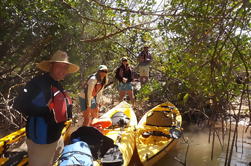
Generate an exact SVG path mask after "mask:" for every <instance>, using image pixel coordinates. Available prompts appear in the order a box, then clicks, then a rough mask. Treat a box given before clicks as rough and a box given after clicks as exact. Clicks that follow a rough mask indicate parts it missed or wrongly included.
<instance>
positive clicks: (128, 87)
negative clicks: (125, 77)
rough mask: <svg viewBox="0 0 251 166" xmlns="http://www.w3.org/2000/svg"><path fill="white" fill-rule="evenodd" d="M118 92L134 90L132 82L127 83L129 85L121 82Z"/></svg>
mask: <svg viewBox="0 0 251 166" xmlns="http://www.w3.org/2000/svg"><path fill="white" fill-rule="evenodd" d="M118 90H119V91H128V90H132V84H131V83H130V82H127V83H122V82H120V83H119V85H118Z"/></svg>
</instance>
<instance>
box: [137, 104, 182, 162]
mask: <svg viewBox="0 0 251 166" xmlns="http://www.w3.org/2000/svg"><path fill="white" fill-rule="evenodd" d="M181 123H182V118H181V115H180V113H179V111H178V109H177V108H176V107H175V106H174V105H173V104H172V103H170V102H166V103H163V104H160V105H157V106H156V107H154V108H153V109H151V110H149V111H148V112H147V113H146V114H145V115H144V116H143V117H142V118H141V120H140V121H139V123H138V125H137V132H136V148H137V152H138V156H139V159H140V161H141V163H142V164H143V165H144V166H152V165H154V164H155V163H157V162H158V161H159V160H160V159H161V158H162V157H163V156H165V155H167V154H168V152H169V151H170V150H171V149H172V148H173V147H174V146H175V145H176V144H177V142H178V139H174V138H172V137H171V136H170V130H171V129H173V128H176V129H178V130H181ZM149 133H150V134H149ZM154 133H157V134H154Z"/></svg>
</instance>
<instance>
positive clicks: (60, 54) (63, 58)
mask: <svg viewBox="0 0 251 166" xmlns="http://www.w3.org/2000/svg"><path fill="white" fill-rule="evenodd" d="M53 62H59V63H66V64H68V65H69V67H68V70H67V73H75V72H77V71H78V70H79V66H78V65H75V64H73V63H70V62H69V57H68V55H67V53H66V52H64V51H61V50H58V51H56V52H55V53H54V54H53V55H52V57H51V59H50V60H45V61H42V62H40V63H38V64H37V67H38V68H39V69H40V70H42V71H45V72H49V71H50V66H51V63H53Z"/></svg>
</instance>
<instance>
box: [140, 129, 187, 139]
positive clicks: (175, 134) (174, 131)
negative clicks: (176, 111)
mask: <svg viewBox="0 0 251 166" xmlns="http://www.w3.org/2000/svg"><path fill="white" fill-rule="evenodd" d="M151 135H152V136H162V137H167V138H174V139H178V138H180V137H181V135H182V132H181V131H180V130H178V129H176V128H172V129H170V134H165V133H163V132H162V131H148V132H144V133H142V137H143V138H148V137H149V136H151Z"/></svg>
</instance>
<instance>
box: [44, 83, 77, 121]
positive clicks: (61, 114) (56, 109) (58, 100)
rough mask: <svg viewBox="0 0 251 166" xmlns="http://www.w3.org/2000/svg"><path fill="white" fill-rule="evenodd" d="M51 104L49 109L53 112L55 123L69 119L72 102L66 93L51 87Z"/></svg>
mask: <svg viewBox="0 0 251 166" xmlns="http://www.w3.org/2000/svg"><path fill="white" fill-rule="evenodd" d="M51 93H52V94H51V96H52V98H51V103H50V105H49V108H50V109H51V110H52V111H53V114H54V119H55V121H56V123H60V122H64V121H66V120H67V119H69V118H71V117H72V115H71V110H72V100H71V98H70V97H69V96H68V94H67V93H66V92H63V91H62V90H59V89H57V88H56V87H54V86H52V87H51Z"/></svg>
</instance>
